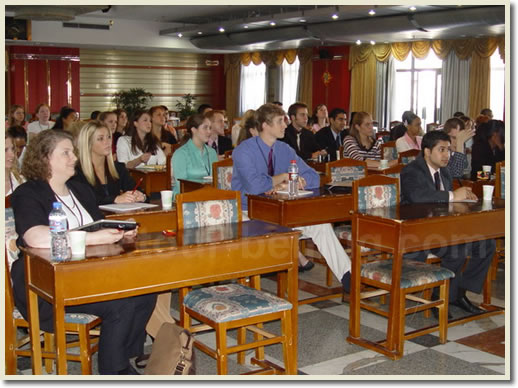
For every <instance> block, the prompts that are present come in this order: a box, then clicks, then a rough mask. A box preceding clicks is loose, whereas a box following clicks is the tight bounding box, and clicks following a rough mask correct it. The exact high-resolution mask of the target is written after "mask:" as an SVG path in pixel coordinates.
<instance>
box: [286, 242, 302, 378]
mask: <svg viewBox="0 0 518 388" xmlns="http://www.w3.org/2000/svg"><path fill="white" fill-rule="evenodd" d="M291 251H292V255H293V256H292V262H293V265H292V266H291V269H289V270H288V273H287V274H286V281H287V287H288V300H289V302H290V303H291V305H292V308H291V327H292V330H291V335H290V337H291V338H288V345H290V344H291V346H288V349H291V351H290V352H289V354H288V360H289V362H288V365H286V366H285V367H286V374H288V375H296V374H297V355H298V344H297V339H298V332H299V328H298V323H299V321H298V318H299V315H298V300H299V242H298V239H296V238H292V249H291Z"/></svg>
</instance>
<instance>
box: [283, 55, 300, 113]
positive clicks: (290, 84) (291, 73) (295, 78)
mask: <svg viewBox="0 0 518 388" xmlns="http://www.w3.org/2000/svg"><path fill="white" fill-rule="evenodd" d="M299 68H300V62H299V58H298V57H297V58H296V59H295V62H293V63H292V64H291V65H290V64H289V63H288V61H286V60H284V61H283V62H282V65H281V71H280V77H279V78H280V81H281V82H280V95H281V101H282V105H283V106H285V107H288V106H290V105H291V104H293V103H295V102H297V90H298V83H299Z"/></svg>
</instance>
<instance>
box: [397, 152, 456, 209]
mask: <svg viewBox="0 0 518 388" xmlns="http://www.w3.org/2000/svg"><path fill="white" fill-rule="evenodd" d="M440 176H441V180H442V184H443V185H444V191H437V190H436V189H435V182H434V180H433V177H432V174H430V169H429V168H428V165H427V164H426V161H425V160H424V158H423V157H422V156H421V155H419V156H418V157H417V158H416V159H415V160H414V161H413V162H411V163H409V164H407V165H406V166H405V167H404V168H403V170H401V175H400V179H401V203H402V204H403V203H430V202H443V203H444V202H446V203H447V202H449V197H450V195H449V193H448V191H451V190H452V179H451V175H450V172H449V171H448V168H446V167H444V168H441V169H440Z"/></svg>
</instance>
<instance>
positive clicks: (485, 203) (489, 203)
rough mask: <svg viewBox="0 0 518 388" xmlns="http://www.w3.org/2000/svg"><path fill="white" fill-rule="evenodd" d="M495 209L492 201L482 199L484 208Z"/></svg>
mask: <svg viewBox="0 0 518 388" xmlns="http://www.w3.org/2000/svg"><path fill="white" fill-rule="evenodd" d="M491 209H493V202H492V201H482V210H491Z"/></svg>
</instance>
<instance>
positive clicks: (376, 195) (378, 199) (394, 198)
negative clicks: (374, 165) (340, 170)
mask: <svg viewBox="0 0 518 388" xmlns="http://www.w3.org/2000/svg"><path fill="white" fill-rule="evenodd" d="M353 192H355V194H356V197H357V203H356V206H357V210H359V211H363V210H367V209H373V208H380V207H392V206H396V205H398V204H399V187H398V180H397V179H395V178H390V177H387V176H382V175H378V176H369V177H367V178H364V179H360V180H359V181H356V182H354V183H353Z"/></svg>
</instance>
